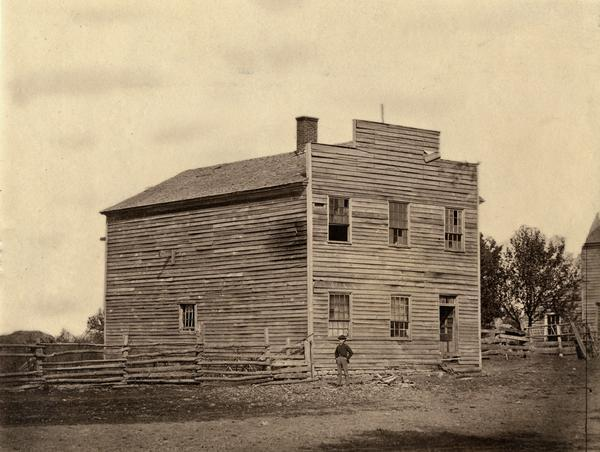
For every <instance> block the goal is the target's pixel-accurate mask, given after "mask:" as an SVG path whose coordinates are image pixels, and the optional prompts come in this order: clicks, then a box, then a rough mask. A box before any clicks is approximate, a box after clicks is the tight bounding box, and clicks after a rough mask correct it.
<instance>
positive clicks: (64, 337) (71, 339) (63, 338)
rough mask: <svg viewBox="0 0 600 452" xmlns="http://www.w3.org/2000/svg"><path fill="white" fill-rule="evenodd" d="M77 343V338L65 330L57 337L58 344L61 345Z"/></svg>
mask: <svg viewBox="0 0 600 452" xmlns="http://www.w3.org/2000/svg"><path fill="white" fill-rule="evenodd" d="M76 341H77V337H75V335H74V334H73V333H71V332H70V331H67V330H66V329H65V328H63V329H62V330H60V334H59V335H58V336H56V342H61V343H67V342H68V343H75V342H76Z"/></svg>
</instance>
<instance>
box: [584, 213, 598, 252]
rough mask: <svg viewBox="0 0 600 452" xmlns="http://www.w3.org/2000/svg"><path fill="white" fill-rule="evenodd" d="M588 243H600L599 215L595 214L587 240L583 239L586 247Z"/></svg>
mask: <svg viewBox="0 0 600 452" xmlns="http://www.w3.org/2000/svg"><path fill="white" fill-rule="evenodd" d="M590 243H600V213H597V214H596V218H594V221H593V222H592V227H591V228H590V232H589V233H588V236H587V239H585V244H586V245H588V244H590Z"/></svg>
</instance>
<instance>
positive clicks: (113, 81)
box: [9, 69, 160, 104]
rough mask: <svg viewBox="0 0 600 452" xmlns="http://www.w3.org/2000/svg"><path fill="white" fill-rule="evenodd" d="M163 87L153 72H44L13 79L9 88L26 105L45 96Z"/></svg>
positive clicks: (16, 101) (15, 97)
mask: <svg viewBox="0 0 600 452" xmlns="http://www.w3.org/2000/svg"><path fill="white" fill-rule="evenodd" d="M159 84H160V82H159V80H158V78H157V77H156V76H154V75H152V74H151V73H150V71H142V70H139V71H135V72H133V71H110V70H101V69H100V70H98V69H85V70H84V69H80V70H75V71H60V72H41V73H32V74H29V75H26V76H22V77H18V78H15V79H13V80H12V81H11V82H10V83H9V89H10V92H11V95H12V99H13V102H14V103H16V104H25V103H27V102H29V101H31V100H33V99H36V98H38V97H42V96H56V95H66V96H86V95H96V94H103V93H106V92H110V91H119V90H131V89H149V88H154V87H156V86H158V85H159Z"/></svg>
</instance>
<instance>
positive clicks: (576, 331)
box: [571, 320, 587, 359]
mask: <svg viewBox="0 0 600 452" xmlns="http://www.w3.org/2000/svg"><path fill="white" fill-rule="evenodd" d="M571 330H572V331H573V334H574V335H575V341H577V346H578V347H579V350H580V352H581V355H582V356H583V359H587V349H586V347H585V344H584V342H583V340H582V339H581V335H580V334H579V329H578V328H577V325H575V322H573V321H572V320H571Z"/></svg>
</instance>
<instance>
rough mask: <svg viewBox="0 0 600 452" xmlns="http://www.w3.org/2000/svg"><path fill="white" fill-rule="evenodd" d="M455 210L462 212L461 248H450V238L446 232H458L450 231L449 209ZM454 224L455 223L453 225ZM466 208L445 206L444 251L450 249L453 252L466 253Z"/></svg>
mask: <svg viewBox="0 0 600 452" xmlns="http://www.w3.org/2000/svg"><path fill="white" fill-rule="evenodd" d="M449 210H453V211H457V212H461V216H460V225H459V226H460V231H461V232H460V249H455V248H449V247H448V240H447V239H446V234H456V233H455V232H448V224H447V219H448V211H449ZM453 226H454V225H453ZM465 236H466V234H465V209H461V208H458V207H444V236H443V239H444V251H449V252H451V253H464V252H465Z"/></svg>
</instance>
